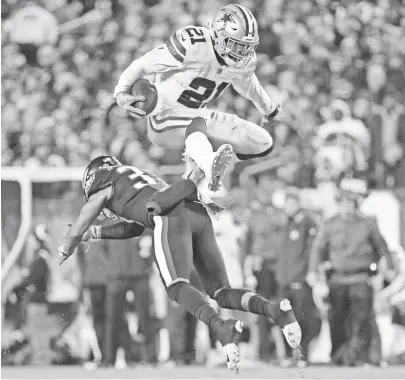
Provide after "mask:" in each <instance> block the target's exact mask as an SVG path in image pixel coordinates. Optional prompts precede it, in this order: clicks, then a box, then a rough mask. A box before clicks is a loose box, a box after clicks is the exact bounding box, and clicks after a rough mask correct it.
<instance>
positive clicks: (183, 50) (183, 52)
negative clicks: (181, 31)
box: [172, 33, 186, 56]
mask: <svg viewBox="0 0 405 380" xmlns="http://www.w3.org/2000/svg"><path fill="white" fill-rule="evenodd" d="M172 39H173V42H174V45H175V46H176V48H177V50H178V51H179V53H180V54H181V55H184V56H185V55H186V48H185V47H184V46H183V45H182V44H181V43H180V41H179V39H178V38H177V36H176V33H174V34H173V35H172Z"/></svg>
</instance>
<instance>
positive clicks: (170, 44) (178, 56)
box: [166, 39, 184, 63]
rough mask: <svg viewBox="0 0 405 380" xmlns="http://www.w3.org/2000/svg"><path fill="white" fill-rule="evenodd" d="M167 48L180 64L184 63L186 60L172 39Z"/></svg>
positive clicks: (167, 43)
mask: <svg viewBox="0 0 405 380" xmlns="http://www.w3.org/2000/svg"><path fill="white" fill-rule="evenodd" d="M166 46H167V48H168V49H169V51H170V53H171V54H172V56H173V57H174V58H175V59H177V60H178V61H179V62H181V63H183V61H184V58H183V57H182V56H181V55H180V54H179V53H178V52H177V50H176V48H175V47H174V45H173V42H172V40H171V39H169V40H168V41H167V42H166Z"/></svg>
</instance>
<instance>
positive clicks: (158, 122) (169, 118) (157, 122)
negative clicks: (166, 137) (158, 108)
mask: <svg viewBox="0 0 405 380" xmlns="http://www.w3.org/2000/svg"><path fill="white" fill-rule="evenodd" d="M172 120H176V121H189V122H191V121H192V120H193V118H192V117H182V116H168V117H164V118H163V119H158V118H157V117H156V116H155V117H153V121H154V122H155V123H156V124H162V123H164V122H165V121H172Z"/></svg>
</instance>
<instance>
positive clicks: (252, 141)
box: [207, 111, 273, 160]
mask: <svg viewBox="0 0 405 380" xmlns="http://www.w3.org/2000/svg"><path fill="white" fill-rule="evenodd" d="M207 133H208V138H209V139H210V141H211V143H212V144H213V147H214V149H216V147H217V146H220V145H222V144H225V143H227V144H230V145H232V147H233V150H234V151H235V153H236V156H237V157H238V159H240V160H249V159H252V158H256V157H265V156H267V155H268V154H269V153H271V151H272V150H273V139H272V137H271V136H270V134H269V133H268V132H267V131H266V130H265V129H264V128H262V127H260V126H259V125H257V124H255V123H252V122H250V121H247V120H243V119H241V118H240V117H238V116H236V115H233V114H229V113H224V112H218V111H215V112H214V111H212V112H211V114H210V117H209V118H208V121H207Z"/></svg>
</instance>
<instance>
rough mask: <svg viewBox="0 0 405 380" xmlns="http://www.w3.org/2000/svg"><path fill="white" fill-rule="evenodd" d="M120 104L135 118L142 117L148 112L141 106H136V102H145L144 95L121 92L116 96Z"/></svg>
mask: <svg viewBox="0 0 405 380" xmlns="http://www.w3.org/2000/svg"><path fill="white" fill-rule="evenodd" d="M115 100H116V101H117V104H118V106H119V107H120V108H121V109H122V110H123V111H124V112H125V113H127V114H128V115H130V116H132V117H133V118H135V119H142V118H143V117H144V116H145V115H146V112H145V111H143V110H141V109H140V108H136V107H134V103H136V102H144V101H145V97H144V96H133V95H131V94H129V93H127V92H119V93H118V94H117V95H116V96H115Z"/></svg>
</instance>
